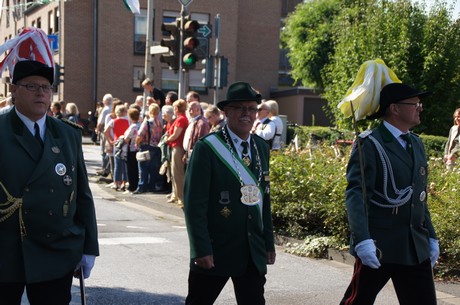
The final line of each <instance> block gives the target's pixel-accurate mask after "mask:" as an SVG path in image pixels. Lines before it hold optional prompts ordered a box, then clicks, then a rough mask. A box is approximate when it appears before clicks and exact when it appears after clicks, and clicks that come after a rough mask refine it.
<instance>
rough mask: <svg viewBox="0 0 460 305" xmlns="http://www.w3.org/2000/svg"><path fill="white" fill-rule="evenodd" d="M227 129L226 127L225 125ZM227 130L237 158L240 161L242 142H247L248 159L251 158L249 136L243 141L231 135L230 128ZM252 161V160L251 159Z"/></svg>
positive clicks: (233, 134)
mask: <svg viewBox="0 0 460 305" xmlns="http://www.w3.org/2000/svg"><path fill="white" fill-rule="evenodd" d="M227 127H228V125H227ZM227 130H228V135H229V137H230V139H231V141H232V142H233V145H234V146H235V148H236V151H237V152H238V156H239V157H240V158H241V159H242V158H243V146H242V145H241V143H243V141H246V142H248V144H249V147H248V150H249V158H251V135H249V136H248V138H247V139H246V140H243V139H241V138H240V137H238V136H237V135H236V134H235V133H233V132H232V131H231V130H230V128H227ZM251 159H252V158H251Z"/></svg>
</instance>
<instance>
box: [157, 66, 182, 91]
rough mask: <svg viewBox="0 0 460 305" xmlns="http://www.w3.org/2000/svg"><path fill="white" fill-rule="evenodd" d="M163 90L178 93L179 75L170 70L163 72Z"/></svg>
mask: <svg viewBox="0 0 460 305" xmlns="http://www.w3.org/2000/svg"><path fill="white" fill-rule="evenodd" d="M161 76H162V78H161V89H162V90H163V91H176V92H177V91H178V90H179V74H178V73H174V71H172V70H169V69H162V71H161Z"/></svg>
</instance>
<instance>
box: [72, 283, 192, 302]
mask: <svg viewBox="0 0 460 305" xmlns="http://www.w3.org/2000/svg"><path fill="white" fill-rule="evenodd" d="M75 299H76V300H77V301H79V300H80V294H79V293H78V295H73V302H72V303H74V301H75ZM86 300H87V303H88V304H98V305H111V304H113V305H115V304H116V305H179V304H181V305H182V304H184V303H185V299H184V297H183V296H178V295H173V294H155V293H148V292H145V291H141V290H132V289H126V288H123V287H115V288H106V287H87V289H86ZM77 304H78V303H77Z"/></svg>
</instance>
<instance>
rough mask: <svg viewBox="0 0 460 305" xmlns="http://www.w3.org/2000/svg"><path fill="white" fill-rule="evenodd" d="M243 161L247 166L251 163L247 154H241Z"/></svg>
mask: <svg viewBox="0 0 460 305" xmlns="http://www.w3.org/2000/svg"><path fill="white" fill-rule="evenodd" d="M243 163H244V165H246V166H249V165H251V159H249V157H248V156H243Z"/></svg>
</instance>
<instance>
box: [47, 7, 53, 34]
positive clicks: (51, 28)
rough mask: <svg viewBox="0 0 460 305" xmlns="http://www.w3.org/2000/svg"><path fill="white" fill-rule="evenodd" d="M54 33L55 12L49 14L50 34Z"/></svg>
mask: <svg viewBox="0 0 460 305" xmlns="http://www.w3.org/2000/svg"><path fill="white" fill-rule="evenodd" d="M53 33H54V17H53V11H49V12H48V34H53Z"/></svg>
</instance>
